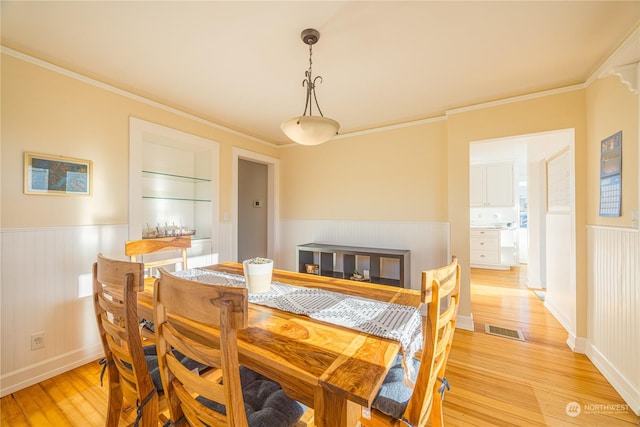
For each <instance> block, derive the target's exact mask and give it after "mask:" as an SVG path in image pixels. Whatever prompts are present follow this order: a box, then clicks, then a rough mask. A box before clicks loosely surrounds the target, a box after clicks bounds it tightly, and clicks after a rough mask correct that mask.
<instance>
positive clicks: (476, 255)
mask: <svg viewBox="0 0 640 427" xmlns="http://www.w3.org/2000/svg"><path fill="white" fill-rule="evenodd" d="M471 264H500V251H474V250H472V251H471Z"/></svg>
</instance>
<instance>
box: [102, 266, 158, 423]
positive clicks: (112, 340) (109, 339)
mask: <svg viewBox="0 0 640 427" xmlns="http://www.w3.org/2000/svg"><path fill="white" fill-rule="evenodd" d="M143 271H144V266H143V264H142V263H135V262H128V261H118V260H113V259H109V258H106V257H104V256H103V255H102V254H98V259H97V261H96V262H95V263H94V264H93V303H94V309H95V315H96V321H97V325H98V331H99V334H100V339H101V341H102V347H103V349H104V359H103V360H102V361H101V362H100V363H102V364H104V368H103V374H104V372H105V371H104V369H106V370H107V371H108V377H109V399H108V411H107V418H106V424H105V425H106V426H107V427H115V426H117V425H118V423H119V420H120V414H121V411H122V407H123V399H124V400H126V402H128V403H129V404H130V405H136V407H137V417H136V422H135V425H136V426H138V425H139V426H141V427H150V426H157V425H158V420H159V410H160V397H159V394H158V390H157V386H160V388H161V385H162V381H161V380H160V372H159V369H158V367H157V366H158V361H157V360H158V357H157V355H155V353H156V352H155V347H154V346H151V347H148V348H147V347H145V348H144V349H143V347H142V340H141V337H140V333H139V329H138V313H137V310H138V309H137V293H138V292H141V291H143V290H144V282H143ZM150 370H153V371H154V378H152V376H151V374H150ZM154 380H155V381H154ZM100 381H101V382H102V376H101V379H100ZM164 406H165V407H166V405H164Z"/></svg>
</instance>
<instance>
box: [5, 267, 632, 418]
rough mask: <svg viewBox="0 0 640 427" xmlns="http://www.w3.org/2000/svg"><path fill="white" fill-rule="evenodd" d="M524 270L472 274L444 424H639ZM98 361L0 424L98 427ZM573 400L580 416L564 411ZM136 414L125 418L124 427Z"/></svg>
mask: <svg viewBox="0 0 640 427" xmlns="http://www.w3.org/2000/svg"><path fill="white" fill-rule="evenodd" d="M525 271H526V270H525V269H524V268H523V269H520V268H515V269H512V270H511V271H508V272H500V271H491V270H477V269H474V270H472V276H471V279H472V289H471V292H472V298H471V299H472V310H473V316H474V322H475V329H476V331H475V332H468V331H461V330H457V331H456V335H455V338H454V343H453V349H452V351H451V356H450V358H449V364H448V368H447V375H446V376H447V379H448V380H449V383H450V384H451V390H450V391H448V392H447V393H446V397H445V403H444V414H445V423H446V425H448V426H553V427H555V426H575V425H578V426H627V427H628V426H638V425H640V417H637V416H635V415H634V414H633V412H631V411H630V410H629V409H628V408H627V406H626V405H625V403H624V401H623V400H622V399H621V398H620V396H619V395H618V394H617V393H616V392H615V390H614V389H613V387H611V385H610V384H609V383H608V382H607V381H606V380H605V379H604V377H603V376H602V375H601V374H600V373H599V372H598V370H597V369H596V368H595V367H594V366H593V364H592V363H591V362H590V361H589V359H587V357H586V356H584V355H580V354H574V353H572V352H571V350H570V349H569V347H568V346H567V345H566V343H565V341H566V338H567V334H566V332H565V331H564V330H563V329H562V327H561V326H560V325H559V324H558V322H557V321H556V320H555V319H554V318H553V316H551V315H550V314H549V313H548V312H547V311H546V310H545V309H544V307H543V303H542V301H540V300H539V299H538V298H537V297H536V296H535V295H534V293H533V292H532V291H531V290H529V289H527V288H526V285H525V282H524V279H523V277H524V276H525V274H524V273H525ZM486 323H490V324H493V325H496V326H500V327H505V328H514V329H520V330H522V331H523V333H524V336H525V339H526V340H525V341H524V342H522V341H516V340H512V339H508V338H503V337H496V336H492V335H488V334H486V333H484V326H485V324H486ZM100 370H101V367H100V366H99V365H98V363H97V361H96V362H93V363H89V364H86V365H84V366H81V367H79V368H77V369H74V370H72V371H70V372H67V373H64V374H61V375H58V376H56V377H54V378H51V379H49V380H46V381H43V382H41V383H39V384H37V385H34V386H31V387H28V388H26V389H24V390H21V391H18V392H15V393H13V394H11V395H9V396H5V397H4V398H2V399H1V400H0V405H1V413H2V418H1V419H0V425H1V426H2V427H5V426H7V427H9V426H11V427H13V426H16V427H18V426H34V427H41V426H43V427H44V426H55V427H58V426H60V427H63V426H81V427H84V426H103V425H104V413H105V410H106V407H107V387H106V383H105V386H104V387H100V379H99V377H100ZM571 402H577V405H578V407H579V408H580V411H581V413H580V414H579V415H577V416H575V417H571V416H569V415H567V411H566V408H567V405H568V404H570V403H571ZM134 418H135V410H130V411H129V412H127V413H125V414H124V415H123V420H122V421H123V423H122V424H123V425H126V423H130V422H132V421H133V420H134Z"/></svg>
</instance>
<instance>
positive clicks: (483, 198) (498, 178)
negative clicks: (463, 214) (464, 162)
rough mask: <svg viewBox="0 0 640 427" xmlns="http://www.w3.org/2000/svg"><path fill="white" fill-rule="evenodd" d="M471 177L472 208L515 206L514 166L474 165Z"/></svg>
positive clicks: (507, 164) (503, 164)
mask: <svg viewBox="0 0 640 427" xmlns="http://www.w3.org/2000/svg"><path fill="white" fill-rule="evenodd" d="M469 177H470V182H469V195H470V199H469V201H470V205H471V207H498V206H504V207H507V206H513V203H514V202H513V164H511V163H496V164H487V165H474V166H471V170H470V174H469Z"/></svg>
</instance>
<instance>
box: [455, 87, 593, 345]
mask: <svg viewBox="0 0 640 427" xmlns="http://www.w3.org/2000/svg"><path fill="white" fill-rule="evenodd" d="M584 111H585V106H584V91H583V90H574V91H570V92H566V93H561V94H556V95H551V96H545V97H540V98H535V99H530V100H526V101H521V102H514V103H509V104H504V105H498V106H491V107H487V108H482V109H474V110H471V111H467V112H460V113H458V114H451V115H450V116H449V119H448V121H447V123H448V147H449V171H448V174H449V220H450V222H451V253H453V254H457V255H458V257H459V259H460V263H461V265H462V284H461V288H462V298H461V301H460V313H462V314H466V315H468V314H469V313H471V299H470V284H469V272H470V269H469V227H468V225H469V144H470V143H471V142H473V141H480V140H485V139H494V138H501V137H507V136H515V135H525V134H532V133H538V132H546V131H552V130H559V129H569V128H574V129H575V138H576V142H575V153H576V159H575V162H576V165H578V166H577V167H576V249H577V253H576V257H577V272H576V282H577V286H578V293H581V292H582V293H586V280H585V266H586V251H585V245H586V233H585V228H584V225H585V215H584V212H585V206H586V186H585V177H586V172H585V170H584V169H585V168H584V167H581V166H580V165H584V164H585V159H586V123H585V112H584ZM585 309H586V307H585ZM585 328H586V325H585V322H584V321H579V322H578V335H579V336H580V335H581V334H582V333H585V332H586V329H585Z"/></svg>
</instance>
